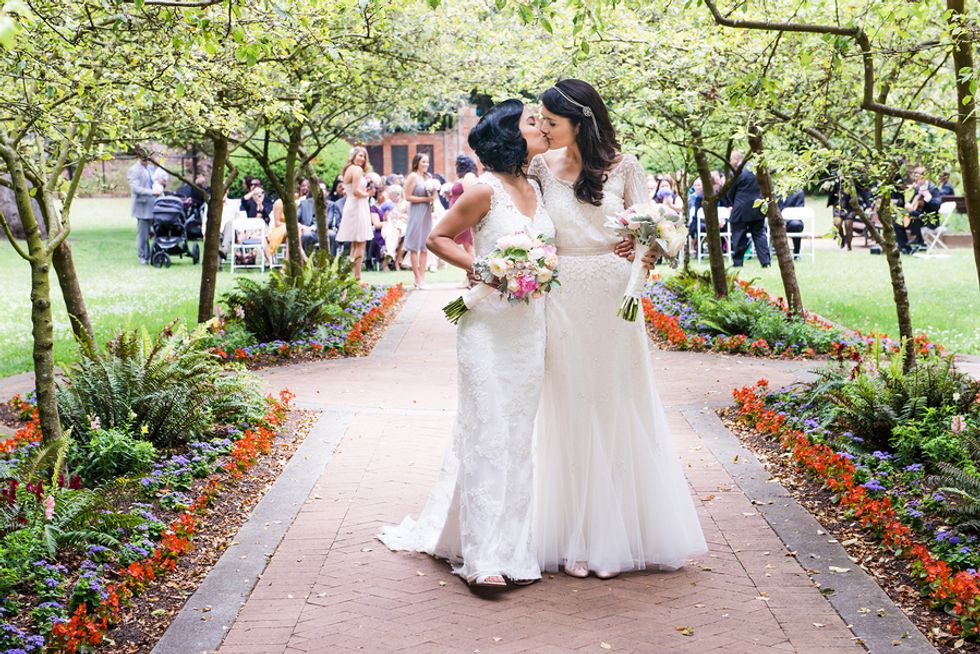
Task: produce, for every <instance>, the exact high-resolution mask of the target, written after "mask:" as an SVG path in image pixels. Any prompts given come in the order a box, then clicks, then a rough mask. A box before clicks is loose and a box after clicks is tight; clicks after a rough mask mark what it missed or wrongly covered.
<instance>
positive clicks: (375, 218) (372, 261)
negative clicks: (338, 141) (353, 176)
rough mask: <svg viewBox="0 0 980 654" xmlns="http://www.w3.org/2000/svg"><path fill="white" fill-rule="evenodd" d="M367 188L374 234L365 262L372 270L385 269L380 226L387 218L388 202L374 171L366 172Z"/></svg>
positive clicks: (380, 181)
mask: <svg viewBox="0 0 980 654" xmlns="http://www.w3.org/2000/svg"><path fill="white" fill-rule="evenodd" d="M367 189H368V192H369V193H370V194H371V197H370V198H369V202H370V206H371V226H372V227H373V228H374V236H373V237H372V238H371V240H370V241H368V243H367V249H366V254H365V257H364V261H365V263H366V264H367V265H368V267H369V268H373V269H374V270H378V269H379V268H380V269H383V270H387V269H388V266H387V260H386V259H387V257H385V241H384V237H383V236H382V235H381V228H382V227H383V226H384V223H385V220H387V213H388V209H390V208H391V205H390V203H389V204H388V205H387V206H386V204H385V203H386V202H387V199H386V197H385V187H384V181H383V180H382V179H381V177H380V176H378V175H375V174H374V173H368V181H367Z"/></svg>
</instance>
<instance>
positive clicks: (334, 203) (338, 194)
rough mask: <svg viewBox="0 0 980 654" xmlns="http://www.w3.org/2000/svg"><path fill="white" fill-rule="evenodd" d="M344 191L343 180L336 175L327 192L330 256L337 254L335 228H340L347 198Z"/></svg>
mask: <svg viewBox="0 0 980 654" xmlns="http://www.w3.org/2000/svg"><path fill="white" fill-rule="evenodd" d="M344 193H345V191H344V180H343V178H342V177H339V176H338V177H337V178H336V179H334V180H333V186H332V187H331V188H330V192H329V193H328V194H327V241H328V246H329V248H330V256H331V257H333V256H336V255H337V230H338V229H340V219H341V217H342V216H343V215H344V202H345V201H346V199H347V196H346V195H344Z"/></svg>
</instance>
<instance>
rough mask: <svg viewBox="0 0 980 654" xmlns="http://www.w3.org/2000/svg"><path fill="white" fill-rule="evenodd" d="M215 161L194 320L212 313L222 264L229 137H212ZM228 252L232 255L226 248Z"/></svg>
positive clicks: (202, 318) (221, 135) (212, 165)
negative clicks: (198, 294) (195, 317)
mask: <svg viewBox="0 0 980 654" xmlns="http://www.w3.org/2000/svg"><path fill="white" fill-rule="evenodd" d="M211 140H212V142H213V143H214V161H213V162H212V164H211V195H210V197H208V218H207V226H206V228H205V230H204V253H203V254H202V255H201V292H200V296H199V298H198V302H197V321H198V322H207V321H208V320H211V318H212V317H213V316H214V295H215V290H216V287H217V284H218V268H219V267H220V266H221V261H220V256H221V254H220V252H219V250H220V248H221V214H222V213H223V211H224V208H225V164H226V163H227V161H228V138H227V137H226V136H225V135H223V134H215V135H212V137H211ZM228 256H231V257H233V256H235V254H234V252H229V253H228Z"/></svg>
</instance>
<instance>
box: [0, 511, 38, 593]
mask: <svg viewBox="0 0 980 654" xmlns="http://www.w3.org/2000/svg"><path fill="white" fill-rule="evenodd" d="M43 556H45V549H44V544H43V543H42V541H41V537H40V534H39V533H38V532H37V531H36V530H32V529H26V528H21V529H17V530H16V531H12V532H10V533H8V534H7V535H5V536H4V537H3V538H0V598H5V597H10V596H12V595H13V590H14V588H16V587H17V585H18V584H19V583H21V582H22V581H23V580H24V579H25V578H27V576H28V573H29V572H30V570H31V565H32V564H33V563H34V561H37V560H38V559H40V558H42V557H43ZM2 601H3V600H2V599H0V604H2Z"/></svg>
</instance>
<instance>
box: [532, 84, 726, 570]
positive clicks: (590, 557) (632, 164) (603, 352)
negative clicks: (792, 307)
mask: <svg viewBox="0 0 980 654" xmlns="http://www.w3.org/2000/svg"><path fill="white" fill-rule="evenodd" d="M541 100H542V103H543V105H544V106H543V107H542V109H541V111H542V114H543V119H542V124H541V131H543V132H544V133H545V135H546V136H547V137H548V139H549V142H550V145H551V148H552V149H551V151H550V152H548V153H546V154H544V155H543V156H539V157H535V159H534V160H533V162H532V163H531V166H530V169H529V174H531V175H534V176H536V177H537V178H538V179H539V180H540V181H541V185H542V189H543V191H542V192H543V195H544V202H545V206H546V207H547V208H548V213H549V215H550V216H551V217H552V219H553V220H554V223H555V228H556V231H557V237H556V245H557V248H558V255H559V264H558V265H559V269H560V270H561V287H560V288H558V289H556V290H555V291H552V292H551V293H550V294H549V296H550V297H549V298H548V299H547V300H546V303H547V332H548V340H547V348H546V355H545V378H544V386H543V390H542V395H541V404H540V409H539V413H538V423H537V434H536V443H535V449H536V452H535V458H536V461H537V466H538V468H537V471H536V475H535V477H536V479H535V487H534V495H535V500H534V501H535V516H534V528H533V529H534V537H535V541H536V543H537V548H538V557H539V563H540V565H541V568H542V569H544V570H548V571H554V570H557V569H558V568H559V566H564V570H565V572H566V573H567V574H569V575H572V576H575V577H585V576H588V574H589V572H590V571H592V572H594V573H595V574H596V576H598V577H600V578H609V577H613V576H615V575H617V574H619V573H620V572H624V571H628V570H642V569H645V568H647V567H651V566H655V567H662V568H678V567H680V566H681V565H683V563H684V560H685V559H686V558H689V557H692V556H696V555H699V554H702V553H704V552H705V551H706V549H707V548H706V545H705V541H704V536H703V534H702V531H701V526H700V524H699V522H698V518H697V514H696V513H695V510H694V503H693V502H692V500H691V496H690V494H689V491H688V487H687V482H686V480H685V479H684V475H683V473H682V470H681V466H680V461H679V460H678V457H677V454H676V452H675V450H674V446H673V443H672V439H671V435H670V430H669V427H668V425H667V419H666V416H665V414H664V409H663V405H662V404H661V401H660V397H659V395H658V394H657V388H656V385H655V383H654V377H653V368H652V366H651V363H650V355H649V352H648V349H647V343H648V341H647V336H646V333H645V330H644V325H643V321H642V319H641V320H640V321H638V322H627V321H625V320H623V319H622V318H619V317H617V315H616V309H617V307H618V305H619V303H620V301H621V299H622V296H623V291H624V289H625V288H626V285H627V280H628V279H629V274H630V264H629V263H628V262H627V261H626V260H625V259H623V258H621V257H619V256H617V255H616V254H615V253H614V248H615V246H616V244H617V242H618V240H619V239H618V237H617V236H616V235H615V234H614V233H613V232H612V231H611V230H609V229H608V228H605V227H604V226H603V224H604V223H605V222H606V219H607V217H608V216H611V215H613V214H616V213H619V212H620V211H622V210H623V209H624V208H628V207H630V206H631V205H634V204H645V203H648V202H649V197H648V195H647V190H646V179H645V175H644V173H643V169H642V167H641V166H640V164H639V162H638V161H637V160H636V157H634V156H632V155H629V154H621V153H619V143H618V142H617V140H616V134H615V132H614V130H613V126H612V123H611V122H610V120H609V114H608V112H607V111H606V107H605V105H604V103H603V101H602V98H600V97H599V94H598V93H597V92H596V91H595V89H593V88H592V87H591V86H590V85H589V84H587V83H585V82H583V81H580V80H574V79H567V80H563V81H561V82H558V83H557V84H556V85H555V86H553V87H552V88H550V89H548V90H547V91H545V92H544V94H543V95H542V98H541Z"/></svg>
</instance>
